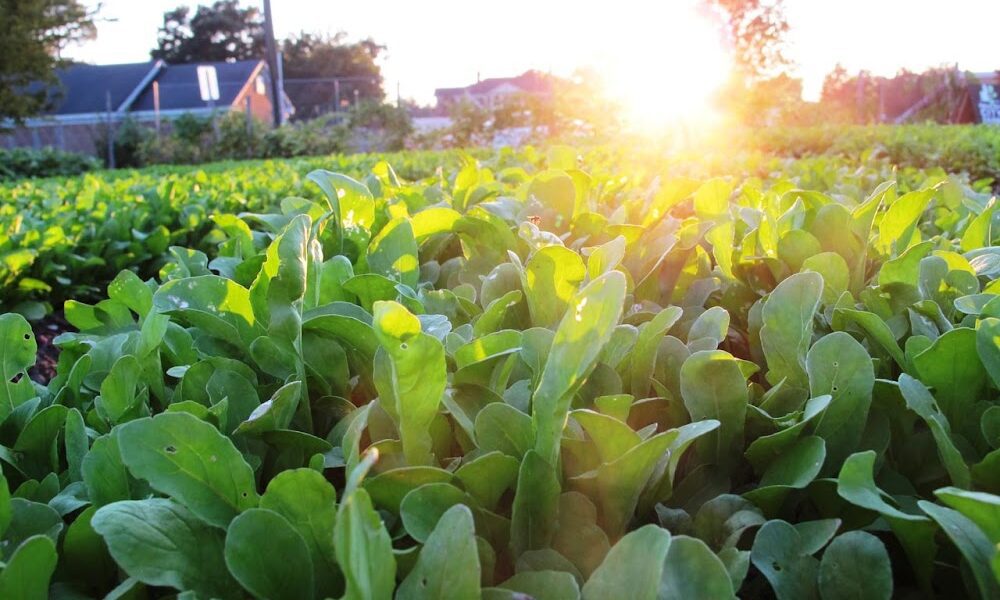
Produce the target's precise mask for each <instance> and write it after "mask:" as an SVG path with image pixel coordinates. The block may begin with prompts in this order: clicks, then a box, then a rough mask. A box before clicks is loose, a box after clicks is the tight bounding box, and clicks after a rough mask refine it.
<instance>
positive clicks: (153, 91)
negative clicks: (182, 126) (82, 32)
mask: <svg viewBox="0 0 1000 600" xmlns="http://www.w3.org/2000/svg"><path fill="white" fill-rule="evenodd" d="M203 65H210V66H213V67H215V70H216V74H217V78H218V85H219V99H218V100H217V101H215V102H214V103H213V104H214V106H209V105H208V104H207V103H206V102H203V101H202V100H201V94H200V92H199V86H198V75H197V69H198V67H199V66H203ZM56 77H57V78H58V80H59V85H58V86H56V87H54V88H53V89H52V90H51V91H50V92H49V97H50V99H51V105H52V109H51V110H50V111H49V112H47V113H45V114H43V115H40V116H38V117H35V118H32V119H28V120H27V121H26V122H25V124H24V125H23V126H20V127H17V128H15V129H14V130H13V131H11V132H9V133H6V134H0V147H5V148H15V147H29V148H41V147H46V146H48V147H54V148H57V149H60V150H67V151H71V152H82V153H85V154H95V155H99V154H102V150H103V149H99V148H96V144H97V142H98V140H100V139H102V138H103V131H104V130H105V129H106V128H107V126H108V122H109V120H110V121H111V122H113V123H118V122H121V121H122V120H124V119H126V118H131V119H133V120H135V121H138V122H140V123H143V124H147V125H149V126H152V125H153V124H154V123H155V121H156V120H157V118H159V119H160V121H161V123H169V121H170V120H171V119H173V118H176V117H178V116H180V115H182V114H185V113H191V114H195V115H209V114H212V112H213V111H216V112H218V111H240V112H243V111H246V110H247V109H248V108H249V111H250V112H251V113H252V114H253V116H254V117H256V118H258V119H260V120H262V121H264V122H266V123H272V122H273V109H272V107H273V104H272V101H271V86H270V79H269V78H270V71H269V70H268V67H267V63H265V62H264V61H263V60H242V61H235V62H215V63H200V64H197V63H192V64H184V65H169V64H167V63H165V62H163V61H162V60H156V61H151V62H146V63H131V64H120V65H82V64H81V65H72V66H69V67H66V68H64V69H59V70H58V71H57V72H56ZM283 106H284V107H285V110H286V111H287V112H289V113H290V112H291V110H292V108H291V104H290V103H289V102H288V98H287V97H285V98H284V102H283Z"/></svg>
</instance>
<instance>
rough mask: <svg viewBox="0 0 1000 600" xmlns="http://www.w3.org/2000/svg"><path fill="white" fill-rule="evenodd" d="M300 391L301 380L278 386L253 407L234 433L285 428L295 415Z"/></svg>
mask: <svg viewBox="0 0 1000 600" xmlns="http://www.w3.org/2000/svg"><path fill="white" fill-rule="evenodd" d="M301 393H302V382H301V381H293V382H291V383H287V384H285V385H283V386H281V387H280V388H278V389H277V390H276V391H275V392H274V394H273V395H272V396H271V398H270V399H269V400H268V401H267V402H264V403H262V404H260V406H258V407H257V408H255V409H254V411H253V412H252V413H250V416H249V417H247V420H246V421H243V422H242V423H240V424H239V426H237V427H236V430H235V431H234V432H233V433H234V434H250V435H261V434H263V433H266V432H268V431H277V430H280V429H287V428H288V426H289V425H290V424H291V422H292V418H293V417H294V416H295V409H296V408H297V407H298V405H299V398H300V396H301Z"/></svg>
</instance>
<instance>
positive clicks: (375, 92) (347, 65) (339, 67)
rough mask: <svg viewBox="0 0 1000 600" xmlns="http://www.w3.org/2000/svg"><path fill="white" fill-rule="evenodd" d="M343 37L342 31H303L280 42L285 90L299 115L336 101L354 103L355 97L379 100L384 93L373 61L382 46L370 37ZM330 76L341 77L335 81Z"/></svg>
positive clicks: (329, 106)
mask: <svg viewBox="0 0 1000 600" xmlns="http://www.w3.org/2000/svg"><path fill="white" fill-rule="evenodd" d="M346 38H347V34H345V33H344V32H340V33H338V34H337V35H334V36H328V35H316V34H312V33H306V32H302V33H300V34H299V35H297V36H293V37H291V38H289V39H286V40H284V42H283V43H282V56H283V59H282V60H283V65H284V76H285V92H286V93H287V94H288V97H289V99H291V101H292V105H293V106H295V114H296V116H297V117H298V118H311V117H314V116H316V115H318V114H321V113H324V112H329V111H330V110H332V109H333V108H334V105H335V103H336V102H338V101H339V102H340V103H341V104H347V105H351V106H353V105H354V104H355V101H356V100H357V101H359V102H360V101H373V102H381V101H382V100H383V98H384V97H385V93H384V92H383V91H382V69H381V67H379V65H378V63H377V62H376V61H377V59H378V56H379V54H380V53H382V52H383V51H385V46H382V45H380V44H377V43H375V41H374V40H372V39H371V38H368V39H364V40H361V41H358V42H353V43H347V42H346ZM333 78H339V79H340V81H339V82H338V83H336V84H335V83H334V82H333V81H332V79H333ZM296 80H299V81H296ZM302 80H306V81H302ZM317 80H327V81H317ZM340 108H343V107H337V109H338V110H339V109H340Z"/></svg>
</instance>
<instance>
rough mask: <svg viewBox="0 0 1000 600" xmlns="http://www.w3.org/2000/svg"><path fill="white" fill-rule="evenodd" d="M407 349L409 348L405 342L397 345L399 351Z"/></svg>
mask: <svg viewBox="0 0 1000 600" xmlns="http://www.w3.org/2000/svg"><path fill="white" fill-rule="evenodd" d="M407 348H409V346H407V345H406V342H403V343H402V344H400V345H399V349H400V350H406V349H407Z"/></svg>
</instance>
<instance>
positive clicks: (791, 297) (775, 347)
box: [760, 272, 823, 389]
mask: <svg viewBox="0 0 1000 600" xmlns="http://www.w3.org/2000/svg"><path fill="white" fill-rule="evenodd" d="M822 292H823V277H822V276H820V275H819V274H818V273H813V272H806V273H796V274H795V275H792V276H791V277H789V278H788V279H785V280H784V281H782V282H781V283H779V284H778V287H776V288H774V291H773V292H771V294H770V295H769V296H768V297H767V300H766V301H765V302H764V310H763V315H762V317H763V322H764V326H763V327H762V328H761V330H760V341H761V346H762V348H763V350H764V355H765V356H766V357H767V368H768V372H767V380H768V381H769V382H770V383H771V385H777V383H778V382H780V381H781V380H783V379H784V380H786V382H787V385H790V386H792V387H797V388H802V389H806V388H807V387H808V376H807V374H806V352H807V351H808V350H809V344H810V343H811V342H812V332H813V316H814V315H815V314H816V309H817V308H818V307H819V301H820V297H821V295H822Z"/></svg>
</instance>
